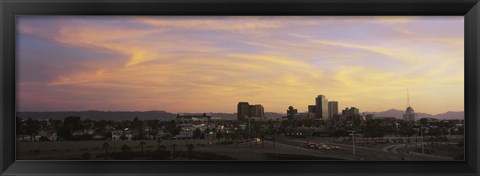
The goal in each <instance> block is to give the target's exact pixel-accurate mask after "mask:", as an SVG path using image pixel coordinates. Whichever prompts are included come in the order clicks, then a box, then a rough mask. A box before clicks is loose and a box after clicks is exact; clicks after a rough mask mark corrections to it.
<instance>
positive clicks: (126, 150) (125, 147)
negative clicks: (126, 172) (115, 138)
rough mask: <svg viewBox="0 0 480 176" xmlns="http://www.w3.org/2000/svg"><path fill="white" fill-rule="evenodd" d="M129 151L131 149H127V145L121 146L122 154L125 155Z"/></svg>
mask: <svg viewBox="0 0 480 176" xmlns="http://www.w3.org/2000/svg"><path fill="white" fill-rule="evenodd" d="M131 150H132V148H131V147H129V146H128V145H127V144H123V145H122V152H124V153H126V152H129V151H131Z"/></svg>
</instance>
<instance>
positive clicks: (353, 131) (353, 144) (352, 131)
mask: <svg viewBox="0 0 480 176" xmlns="http://www.w3.org/2000/svg"><path fill="white" fill-rule="evenodd" d="M349 132H351V133H352V149H353V160H355V130H351V131H349Z"/></svg>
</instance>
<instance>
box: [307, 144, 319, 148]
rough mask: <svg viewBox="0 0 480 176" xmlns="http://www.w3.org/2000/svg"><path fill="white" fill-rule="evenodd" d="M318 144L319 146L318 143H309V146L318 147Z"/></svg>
mask: <svg viewBox="0 0 480 176" xmlns="http://www.w3.org/2000/svg"><path fill="white" fill-rule="evenodd" d="M317 146H318V145H317V144H314V143H311V144H308V147H310V148H317Z"/></svg>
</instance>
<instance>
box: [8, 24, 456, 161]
mask: <svg viewBox="0 0 480 176" xmlns="http://www.w3.org/2000/svg"><path fill="white" fill-rule="evenodd" d="M16 72H17V76H16V84H17V85H16V117H15V118H16V159H17V160H181V161H189V160H197V161H198V160H237V161H270V160H311V161H315V160H321V161H330V160H355V161H452V160H460V161H462V160H464V158H465V155H464V152H465V147H464V144H465V133H464V131H465V120H464V114H465V113H464V72H465V69H464V17H463V16H360V17H358V16H17V17H16ZM12 118H13V117H12Z"/></svg>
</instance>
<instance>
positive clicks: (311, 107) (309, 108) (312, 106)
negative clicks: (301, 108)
mask: <svg viewBox="0 0 480 176" xmlns="http://www.w3.org/2000/svg"><path fill="white" fill-rule="evenodd" d="M316 107H317V106H315V105H308V113H315V108H316Z"/></svg>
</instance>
